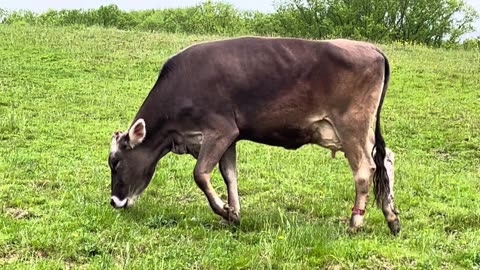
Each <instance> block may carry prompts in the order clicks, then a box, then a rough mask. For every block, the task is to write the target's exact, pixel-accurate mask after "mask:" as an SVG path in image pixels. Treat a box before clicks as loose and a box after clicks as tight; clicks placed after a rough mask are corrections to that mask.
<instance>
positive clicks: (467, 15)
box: [0, 0, 480, 49]
mask: <svg viewBox="0 0 480 270" xmlns="http://www.w3.org/2000/svg"><path fill="white" fill-rule="evenodd" d="M478 18H479V14H478V13H477V12H476V11H475V10H474V9H473V8H472V7H471V6H469V5H467V4H466V2H465V0H382V1H378V0H288V1H287V0H283V1H277V2H276V4H275V11H274V12H270V13H264V12H259V11H243V10H239V9H237V8H235V7H234V6H233V5H231V4H228V3H223V2H214V1H206V2H203V3H200V4H197V5H195V6H191V7H186V8H166V9H147V10H139V11H124V10H121V9H120V8H119V7H118V6H116V5H113V4H112V5H107V6H101V7H99V8H98V9H87V10H83V9H63V10H48V11H46V12H43V13H39V14H38V13H34V12H32V11H28V10H20V11H13V12H8V11H6V10H4V9H0V21H1V23H3V24H31V25H46V26H65V25H84V26H94V25H97V26H102V27H113V28H118V29H123V30H140V31H158V32H173V33H187V34H214V35H227V36H234V35H263V36H288V37H303V38H312V39H326V38H338V37H341V38H352V39H360V40H368V41H373V42H381V43H389V42H404V43H409V44H424V45H427V46H432V47H442V46H443V47H448V46H458V45H459V44H462V45H463V46H464V47H468V48H476V49H479V48H480V36H479V37H477V38H470V39H467V40H461V37H462V35H464V34H465V33H469V32H471V31H473V30H474V28H473V22H474V21H475V20H476V19H478Z"/></svg>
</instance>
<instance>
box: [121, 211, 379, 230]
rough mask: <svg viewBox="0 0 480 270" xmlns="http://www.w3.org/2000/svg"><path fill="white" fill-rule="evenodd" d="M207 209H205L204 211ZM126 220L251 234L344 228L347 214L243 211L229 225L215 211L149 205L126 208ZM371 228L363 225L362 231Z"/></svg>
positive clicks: (151, 225)
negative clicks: (198, 212)
mask: <svg viewBox="0 0 480 270" xmlns="http://www.w3.org/2000/svg"><path fill="white" fill-rule="evenodd" d="M206 211H208V210H206ZM122 216H123V217H124V218H125V219H127V220H128V221H129V222H133V223H137V224H139V225H141V226H147V227H149V228H151V229H159V228H195V227H198V228H200V227H201V228H203V229H204V230H209V231H230V232H231V233H232V234H233V235H234V234H236V233H251V232H264V231H285V230H289V229H291V228H292V227H302V226H319V227H323V228H325V229H327V230H339V229H340V230H345V231H346V230H347V227H348V217H334V216H325V215H318V216H316V215H313V216H309V217H308V218H307V217H305V216H304V215H302V214H298V215H297V214H296V213H280V212H279V211H278V210H276V209H272V210H266V209H263V210H258V211H255V210H250V211H244V212H243V213H242V220H241V223H240V224H238V225H235V224H230V223H228V222H226V221H225V220H222V219H221V218H220V217H219V216H217V215H215V214H214V213H208V214H202V215H200V216H191V215H189V214H188V213H187V214H185V213H183V212H180V211H166V210H165V209H156V210H148V208H137V207H134V208H132V209H127V210H125V211H124V213H123V215H122ZM368 231H371V228H370V229H369V226H368V227H365V228H363V229H362V232H367V233H368Z"/></svg>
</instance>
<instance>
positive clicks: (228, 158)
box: [219, 143, 240, 223]
mask: <svg viewBox="0 0 480 270" xmlns="http://www.w3.org/2000/svg"><path fill="white" fill-rule="evenodd" d="M235 146H236V145H235V143H233V144H232V145H230V147H228V149H227V151H226V152H225V154H223V156H222V158H221V159H220V162H219V168H220V173H221V174H222V177H223V180H224V181H225V184H226V185H227V191H228V206H226V207H224V208H228V211H229V220H227V221H229V222H235V223H238V222H240V200H239V198H238V185H237V160H236V159H237V157H236V149H235V148H236V147H235Z"/></svg>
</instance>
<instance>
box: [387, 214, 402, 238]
mask: <svg viewBox="0 0 480 270" xmlns="http://www.w3.org/2000/svg"><path fill="white" fill-rule="evenodd" d="M388 228H390V232H392V234H393V235H395V236H396V235H397V234H398V233H399V232H400V229H401V226H400V219H398V217H397V218H395V219H394V220H393V221H389V222H388Z"/></svg>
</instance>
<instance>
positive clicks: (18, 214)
mask: <svg viewBox="0 0 480 270" xmlns="http://www.w3.org/2000/svg"><path fill="white" fill-rule="evenodd" d="M5 212H6V213H7V214H8V215H9V216H11V217H13V218H15V219H22V218H28V217H29V216H30V213H29V212H28V211H27V210H24V209H22V208H18V207H7V208H6V209H5Z"/></svg>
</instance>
